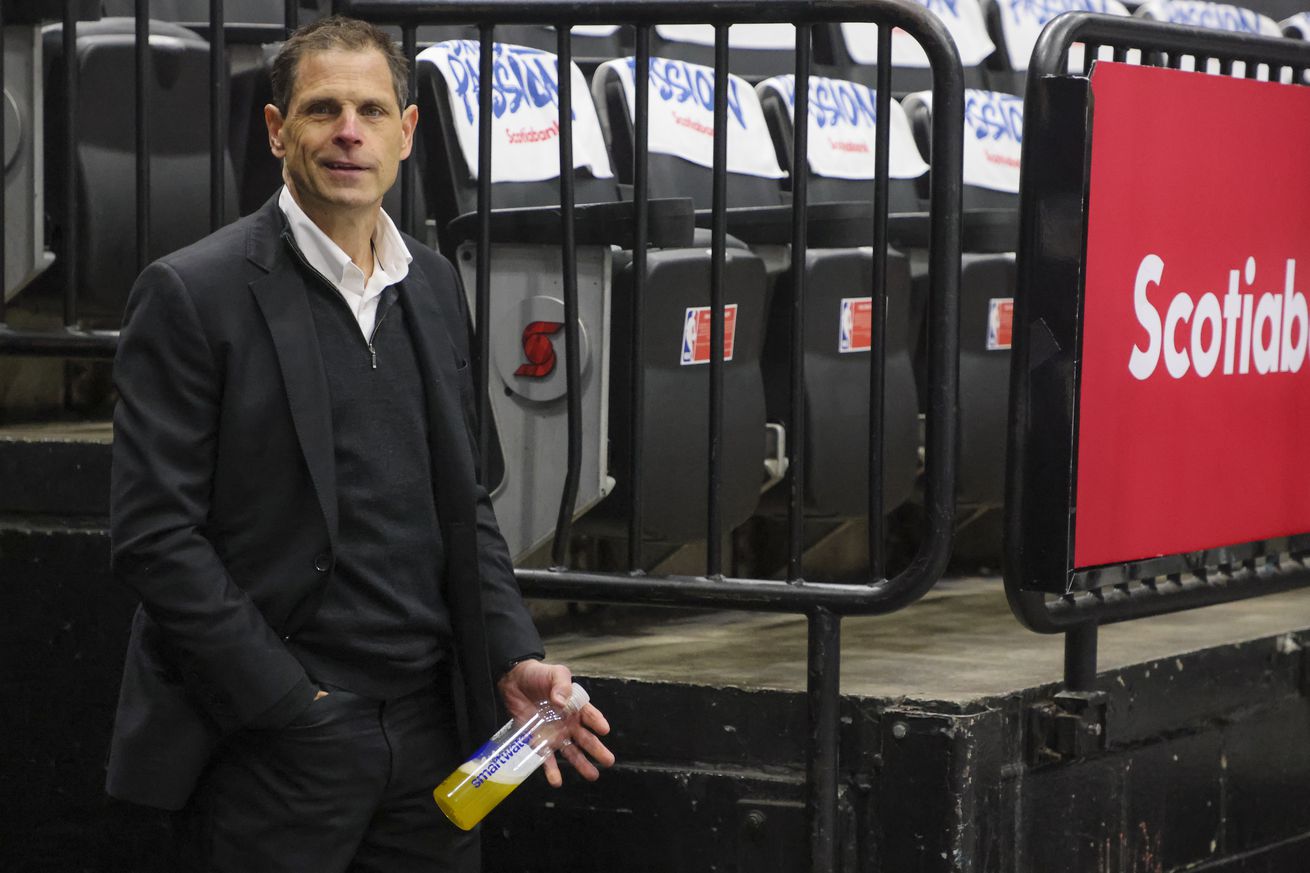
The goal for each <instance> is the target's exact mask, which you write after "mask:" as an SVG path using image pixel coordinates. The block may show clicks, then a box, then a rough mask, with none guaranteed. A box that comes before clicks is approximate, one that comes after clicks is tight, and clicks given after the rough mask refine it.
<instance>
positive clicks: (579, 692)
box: [568, 682, 591, 712]
mask: <svg viewBox="0 0 1310 873" xmlns="http://www.w3.org/2000/svg"><path fill="white" fill-rule="evenodd" d="M590 700H591V695H590V694H588V693H587V689H585V688H583V687H582V686H581V685H579V684H578V683H576V682H574V683H573V694H572V695H570V696H569V703H568V708H569V710H570V711H572V712H577V711H579V710H580V709H582V707H584V706H586V705H587V703H588V702H589V701H590Z"/></svg>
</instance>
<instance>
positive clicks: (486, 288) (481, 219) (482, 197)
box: [474, 24, 495, 470]
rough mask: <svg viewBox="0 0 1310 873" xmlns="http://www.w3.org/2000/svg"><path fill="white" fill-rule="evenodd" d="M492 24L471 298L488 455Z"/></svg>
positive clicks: (483, 61) (482, 57) (481, 444)
mask: <svg viewBox="0 0 1310 873" xmlns="http://www.w3.org/2000/svg"><path fill="white" fill-rule="evenodd" d="M494 30H495V25H491V24H481V25H479V26H478V34H479V38H480V43H481V45H480V54H479V56H478V264H477V267H478V277H477V288H476V291H475V298H476V299H475V301H474V321H475V322H476V325H475V327H476V330H477V340H478V342H477V348H478V351H477V355H478V360H477V365H478V366H477V370H476V373H477V376H478V384H477V386H476V387H477V403H478V453H479V454H480V455H481V457H482V460H483V469H484V470H485V465H486V461H487V459H488V458H490V457H491V395H490V394H488V393H487V392H489V391H490V390H491V95H492V93H493V91H494V90H495V88H494V87H493V85H492V82H493V78H492V60H493V57H492V55H493V51H494V49H495V44H494V43H493V41H492V33H493V31H494Z"/></svg>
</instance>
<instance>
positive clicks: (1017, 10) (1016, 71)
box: [983, 0, 1128, 95]
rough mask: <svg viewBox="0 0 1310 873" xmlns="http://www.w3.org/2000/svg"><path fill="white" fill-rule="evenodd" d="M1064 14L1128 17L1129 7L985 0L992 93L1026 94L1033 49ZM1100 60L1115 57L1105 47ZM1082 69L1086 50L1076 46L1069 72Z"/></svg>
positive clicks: (1065, 0)
mask: <svg viewBox="0 0 1310 873" xmlns="http://www.w3.org/2000/svg"><path fill="white" fill-rule="evenodd" d="M1065 12H1099V13H1101V14H1102V15H1123V16H1126V15H1128V7H1126V6H1124V5H1123V4H1122V3H1120V2H1119V0H1049V2H1046V3H1042V4H1040V5H1038V4H1035V3H1029V2H1025V0H983V15H984V16H985V18H986V20H987V33H988V35H989V36H991V39H992V42H993V43H995V44H996V51H995V52H993V53H992V56H991V58H990V60H989V62H988V70H987V77H988V80H989V81H990V82H991V86H992V89H993V90H996V91H1007V92H1009V93H1011V94H1020V95H1022V94H1023V90H1024V85H1025V83H1026V81H1027V77H1028V62H1029V60H1030V59H1031V58H1032V54H1033V46H1035V45H1036V44H1037V37H1038V35H1039V34H1040V33H1041V32H1042V28H1043V27H1045V26H1046V23H1047V22H1048V21H1050V20H1051V19H1052V18H1054V17H1055V16H1057V15H1060V14H1062V13H1065ZM1099 57H1102V58H1107V59H1109V58H1111V57H1113V49H1111V48H1110V47H1108V46H1106V47H1103V48H1102V49H1101V52H1100V54H1099ZM1082 69H1083V47H1082V44H1081V43H1075V44H1074V45H1073V46H1072V47H1071V48H1070V49H1069V70H1070V72H1081V71H1082Z"/></svg>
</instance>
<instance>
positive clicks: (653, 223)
mask: <svg viewBox="0 0 1310 873" xmlns="http://www.w3.org/2000/svg"><path fill="white" fill-rule="evenodd" d="M693 215H694V213H693V210H692V201H691V198H690V197H662V198H658V199H652V200H650V201H649V210H648V216H649V217H648V221H647V228H648V233H647V236H648V240H647V242H648V243H649V245H650V246H651V247H652V248H670V249H672V248H686V247H687V246H690V245H691V238H692V231H693V229H694V224H693V221H692V218H693ZM560 218H561V215H560V207H558V206H529V207H522V208H515V209H493V210H492V211H491V241H492V242H493V243H540V244H543V245H559V244H560V243H561V242H562V233H563V229H562V227H561V220H560ZM573 221H574V226H573V228H574V229H573V232H574V239H575V240H576V242H577V244H578V245H580V246H588V245H610V246H618V247H619V248H621V249H631V248H632V246H633V243H634V242H635V240H636V229H637V224H636V210H635V208H634V206H633V204H632V203H588V204H584V205H581V206H575V207H574V208H573ZM450 233H451V236H452V238H453V239H455V240H456V241H458V242H463V241H465V240H475V239H477V237H478V214H477V213H476V212H467V213H465V214H463V215H461V216H459V217H458V218H456V219H455V220H454V221H452V222H451V223H450Z"/></svg>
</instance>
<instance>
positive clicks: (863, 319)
mask: <svg viewBox="0 0 1310 873" xmlns="http://www.w3.org/2000/svg"><path fill="white" fill-rule="evenodd" d="M871 348H873V298H872V297H843V298H842V300H841V328H840V331H839V333H838V336H837V351H839V352H867V351H868V350H869V349H871Z"/></svg>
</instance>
